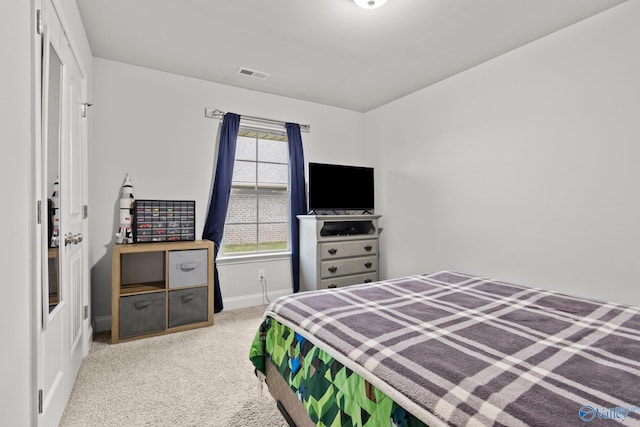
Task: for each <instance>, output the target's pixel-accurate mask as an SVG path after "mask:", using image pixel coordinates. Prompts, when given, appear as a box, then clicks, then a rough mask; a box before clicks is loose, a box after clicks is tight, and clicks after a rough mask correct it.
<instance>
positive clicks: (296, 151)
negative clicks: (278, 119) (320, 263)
mask: <svg viewBox="0 0 640 427" xmlns="http://www.w3.org/2000/svg"><path fill="white" fill-rule="evenodd" d="M285 127H286V128H287V139H288V140H289V171H290V176H291V199H290V203H289V206H290V224H291V226H290V227H291V274H292V276H293V292H298V291H299V290H300V238H299V234H300V233H299V227H298V218H297V216H298V215H305V214H306V213H307V196H306V192H305V188H304V153H303V151H302V135H300V125H298V124H296V123H287V124H286V125H285Z"/></svg>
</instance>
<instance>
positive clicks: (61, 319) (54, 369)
mask: <svg viewBox="0 0 640 427" xmlns="http://www.w3.org/2000/svg"><path fill="white" fill-rule="evenodd" d="M42 8H43V13H42V16H44V25H43V36H42V41H43V44H42V56H41V58H42V67H41V69H40V70H41V73H42V76H41V77H42V78H41V81H42V87H41V90H42V94H41V99H42V111H41V112H40V117H39V119H40V123H41V132H40V135H41V137H40V142H41V144H40V145H41V146H40V156H41V161H40V167H41V170H40V171H39V173H40V178H39V181H40V182H41V193H42V200H47V199H51V200H52V203H51V206H52V207H53V209H52V210H51V211H49V210H48V209H44V212H45V215H43V216H44V218H46V220H44V221H42V228H43V229H42V230H41V231H42V232H41V235H42V238H41V243H42V251H41V252H42V260H43V262H42V263H41V264H42V274H41V282H42V285H41V286H40V288H39V292H38V298H39V302H38V306H39V307H40V313H41V316H40V319H41V322H38V326H39V329H38V332H37V346H38V348H37V358H38V361H37V385H38V390H39V395H40V396H41V397H40V399H41V400H40V402H39V411H38V412H39V414H38V418H37V420H38V422H37V424H38V426H56V425H58V423H59V422H60V419H61V417H62V414H63V412H64V408H65V406H66V403H67V401H68V399H69V396H70V394H71V390H72V388H73V384H74V382H75V378H76V376H77V373H78V371H79V369H80V364H81V363H82V359H83V357H84V355H85V354H86V351H87V346H86V345H85V343H86V342H87V335H88V333H89V330H88V322H84V316H83V314H84V310H83V306H84V304H85V301H88V299H89V298H88V295H87V294H88V289H89V286H88V283H87V280H88V271H87V270H88V266H87V256H86V253H87V252H86V248H85V236H84V235H83V231H84V230H85V229H86V219H85V217H84V215H83V213H84V212H83V211H84V209H83V206H84V203H85V202H84V200H85V197H86V188H85V178H84V174H85V173H86V164H85V163H86V135H87V132H86V122H85V119H84V118H83V114H82V106H83V103H84V99H85V96H86V78H85V76H84V75H83V73H82V70H81V67H80V66H79V64H78V62H77V59H76V57H75V55H74V52H73V49H72V48H71V45H70V43H69V41H68V39H67V36H66V34H65V31H64V30H63V26H62V22H63V20H61V19H60V18H59V16H58V13H57V11H56V9H55V6H54V4H53V2H52V1H51V0H43V1H42ZM43 205H44V206H47V205H48V203H44V204H43ZM49 220H50V221H49ZM49 222H51V224H52V226H51V227H50V228H51V230H49V226H48V224H49ZM50 258H53V259H55V262H52V261H50ZM53 268H55V270H56V271H51V269H53ZM52 294H55V295H54V296H50V295H52Z"/></svg>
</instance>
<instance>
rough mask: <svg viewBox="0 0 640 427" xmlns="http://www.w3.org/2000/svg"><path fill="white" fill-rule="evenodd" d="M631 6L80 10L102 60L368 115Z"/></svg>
mask: <svg viewBox="0 0 640 427" xmlns="http://www.w3.org/2000/svg"><path fill="white" fill-rule="evenodd" d="M623 1H625V0H389V1H388V2H387V4H386V5H384V6H382V7H380V8H377V9H372V10H363V9H360V8H359V7H358V6H356V5H355V3H353V1H352V0H76V2H77V4H78V8H79V10H80V14H81V16H82V20H83V22H84V26H85V30H86V32H87V36H88V38H89V44H90V45H91V50H92V52H93V55H94V56H96V57H100V58H106V59H111V60H114V61H119V62H124V63H128V64H133V65H138V66H142V67H147V68H151V69H155V70H161V71H166V72H170V73H175V74H180V75H184V76H190V77H195V78H198V79H204V80H209V81H213V82H218V83H223V84H227V85H232V86H238V87H242V88H247V89H251V90H257V91H262V92H267V93H272V94H277V95H282V96H287V97H291V98H297V99H303V100H307V101H312V102H317V103H321V104H326V105H331V106H336V107H341V108H346V109H349V110H354V111H360V112H366V111H369V110H371V109H374V108H376V107H379V106H381V105H384V104H386V103H388V102H390V101H393V100H395V99H398V98H400V97H402V96H404V95H407V94H410V93H412V92H415V91H416V90H419V89H422V88H424V87H427V86H429V85H432V84H434V83H436V82H438V81H441V80H443V79H445V78H447V77H449V76H452V75H454V74H457V73H459V72H461V71H464V70H466V69H469V68H471V67H473V66H475V65H478V64H481V63H483V62H485V61H487V60H490V59H492V58H495V57H496V56H499V55H501V54H503V53H505V52H508V51H510V50H512V49H515V48H517V47H520V46H522V45H524V44H526V43H529V42H531V41H533V40H536V39H538V38H540V37H544V36H546V35H548V34H550V33H553V32H554V31H557V30H559V29H561V28H564V27H566V26H569V25H571V24H574V23H576V22H578V21H580V20H583V19H585V18H588V17H590V16H593V15H595V14H597V13H599V12H602V11H604V10H606V9H608V8H610V7H613V6H616V5H618V4H620V3H622V2H623ZM240 67H246V68H249V69H252V70H256V71H260V72H263V73H267V74H269V76H268V78H266V79H258V78H255V77H247V76H245V75H241V74H238V70H239V69H240Z"/></svg>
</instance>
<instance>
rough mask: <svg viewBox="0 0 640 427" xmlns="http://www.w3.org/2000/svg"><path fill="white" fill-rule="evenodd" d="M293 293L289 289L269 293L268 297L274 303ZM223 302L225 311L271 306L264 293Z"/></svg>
mask: <svg viewBox="0 0 640 427" xmlns="http://www.w3.org/2000/svg"><path fill="white" fill-rule="evenodd" d="M291 293H292V292H291V291H290V290H288V289H282V290H277V291H269V293H268V296H269V299H270V300H271V301H273V300H274V299H276V298H278V297H281V296H283V295H291ZM222 302H223V303H224V309H225V310H235V309H237V308H245V307H254V306H256V305H264V304H269V301H267V300H266V299H265V298H264V295H263V294H262V293H259V294H251V295H242V296H239V297H229V298H222Z"/></svg>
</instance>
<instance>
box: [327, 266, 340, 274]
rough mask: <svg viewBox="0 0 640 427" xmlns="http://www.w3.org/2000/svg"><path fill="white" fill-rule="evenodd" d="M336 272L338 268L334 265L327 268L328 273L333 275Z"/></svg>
mask: <svg viewBox="0 0 640 427" xmlns="http://www.w3.org/2000/svg"><path fill="white" fill-rule="evenodd" d="M336 271H338V267H336V266H335V265H332V266H331V267H329V273H335V272H336Z"/></svg>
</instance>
